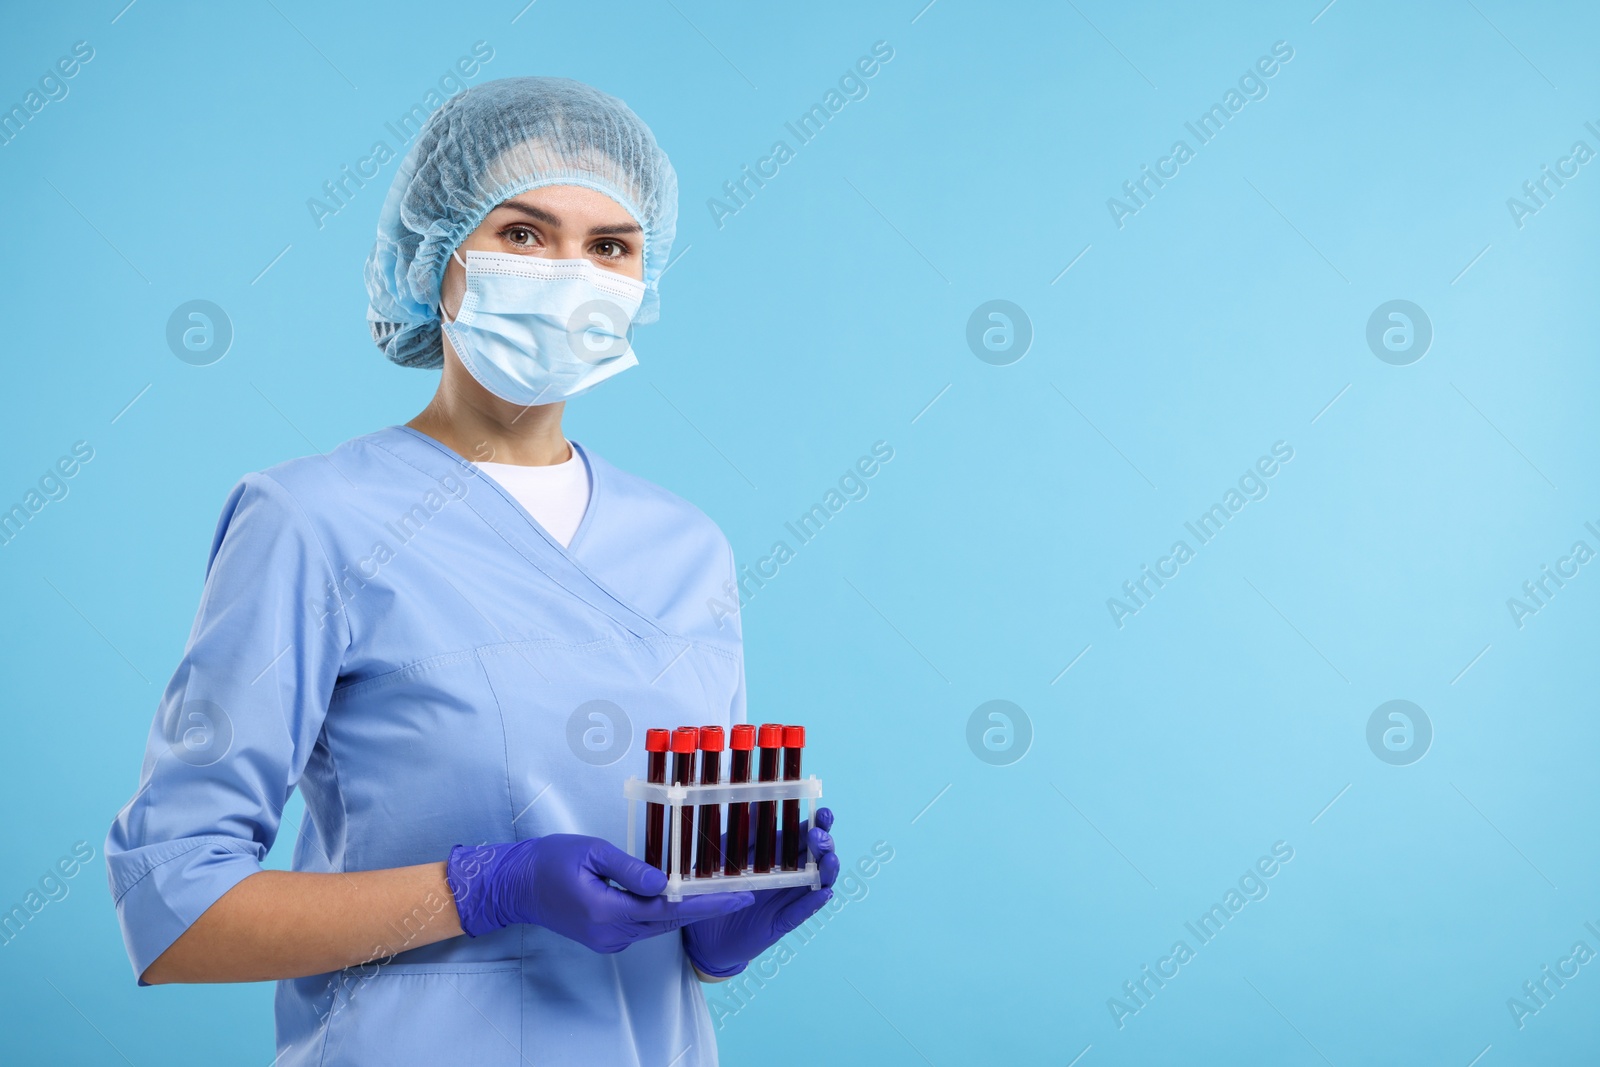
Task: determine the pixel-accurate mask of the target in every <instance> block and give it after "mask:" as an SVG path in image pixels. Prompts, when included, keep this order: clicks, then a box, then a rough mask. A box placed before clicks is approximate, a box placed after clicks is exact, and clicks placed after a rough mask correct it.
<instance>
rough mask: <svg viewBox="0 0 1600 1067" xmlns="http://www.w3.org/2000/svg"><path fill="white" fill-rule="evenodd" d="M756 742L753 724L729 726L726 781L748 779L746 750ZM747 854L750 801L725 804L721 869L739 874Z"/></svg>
mask: <svg viewBox="0 0 1600 1067" xmlns="http://www.w3.org/2000/svg"><path fill="white" fill-rule="evenodd" d="M755 744H756V728H755V727H754V726H750V725H745V724H741V725H739V726H735V727H734V728H733V736H732V737H730V738H729V739H728V747H729V749H731V750H732V751H731V752H730V754H729V758H730V759H731V760H732V763H731V764H730V765H729V767H728V782H729V784H731V785H737V784H739V783H741V782H748V781H749V780H750V750H751V749H752V748H754V747H755ZM749 857H750V805H749V804H746V803H741V804H729V805H728V850H727V852H726V853H725V854H724V855H723V857H722V873H723V874H728V875H735V874H743V873H744V865H745V861H746V860H748V859H749Z"/></svg>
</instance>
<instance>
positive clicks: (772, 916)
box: [683, 808, 839, 978]
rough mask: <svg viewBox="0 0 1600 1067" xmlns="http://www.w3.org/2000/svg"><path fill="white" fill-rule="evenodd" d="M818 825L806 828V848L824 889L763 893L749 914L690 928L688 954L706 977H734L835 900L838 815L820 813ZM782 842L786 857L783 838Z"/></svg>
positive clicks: (737, 913) (704, 921)
mask: <svg viewBox="0 0 1600 1067" xmlns="http://www.w3.org/2000/svg"><path fill="white" fill-rule="evenodd" d="M813 823H814V825H811V826H809V827H808V826H805V825H804V824H802V827H801V830H802V833H804V834H805V840H806V846H807V847H808V848H809V849H810V850H811V855H813V856H814V857H816V860H817V868H818V872H819V873H820V875H821V877H822V887H821V888H820V889H809V888H807V887H805V886H790V887H788V888H785V889H763V890H759V891H757V892H756V894H755V898H756V899H755V903H754V904H751V905H750V906H749V907H747V908H740V909H739V910H738V911H735V912H730V913H729V914H727V915H719V916H717V917H716V918H712V919H702V920H700V921H699V922H693V923H690V924H689V925H687V926H685V927H684V928H683V947H684V951H685V952H687V953H688V955H689V962H691V963H693V964H694V965H695V968H696V969H697V970H698V971H699V972H700V973H701V974H703V975H705V976H706V977H707V978H731V977H733V976H734V975H736V974H738V973H739V972H740V971H742V970H744V969H745V967H746V965H748V964H749V962H750V961H751V960H753V959H755V958H756V957H757V956H759V955H761V954H762V953H763V952H765V951H766V950H767V949H769V948H771V947H772V946H773V945H775V944H777V943H778V941H779V939H780V938H782V937H783V935H785V934H787V933H788V932H789V931H790V930H793V929H794V928H795V927H797V926H799V925H800V924H801V923H803V922H805V921H806V920H807V919H809V918H811V916H813V915H815V914H816V913H817V911H818V910H819V909H820V908H821V907H822V906H823V905H824V904H826V903H827V902H828V901H829V900H831V899H833V888H832V887H833V883H834V882H835V881H836V880H837V879H838V877H839V857H838V856H837V855H835V854H834V851H833V835H832V834H830V833H829V832H828V831H829V830H831V829H833V812H832V811H831V810H829V809H828V808H818V809H817V811H816V817H815V819H814V820H813ZM779 838H780V841H779V850H780V854H781V846H782V841H781V838H782V834H781V833H780V834H779Z"/></svg>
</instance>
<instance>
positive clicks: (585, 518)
mask: <svg viewBox="0 0 1600 1067" xmlns="http://www.w3.org/2000/svg"><path fill="white" fill-rule="evenodd" d="M401 428H402V429H407V430H410V429H411V427H409V426H403V427H401ZM411 432H412V433H417V432H418V431H416V430H411ZM422 436H424V437H427V436H428V435H427V434H423V435H422ZM429 440H430V441H431V440H433V438H429ZM563 440H565V441H566V442H567V444H569V445H571V446H572V454H573V455H574V456H576V457H578V459H579V461H581V462H582V463H583V467H584V470H585V471H586V472H587V474H586V477H587V478H588V480H589V481H588V487H589V496H588V499H587V500H585V501H584V505H583V514H582V515H580V516H579V517H578V527H577V529H575V530H573V531H572V537H571V538H570V539H569V540H568V541H567V543H566V544H565V545H563V544H562V543H561V542H560V541H557V540H556V539H555V538H554V537H552V536H551V535H550V531H549V530H547V529H545V528H544V523H542V522H540V521H539V520H538V519H536V518H534V516H533V513H532V512H530V511H529V510H528V509H527V508H525V507H523V505H522V501H520V500H518V499H517V497H516V494H514V493H511V492H509V491H507V492H506V496H507V497H509V498H510V500H511V502H512V504H514V505H516V507H517V510H518V511H521V512H522V513H523V514H524V515H526V516H527V517H528V522H530V523H531V524H532V525H533V526H534V527H535V528H536V529H537V530H538V531H539V533H541V534H542V535H544V538H545V540H547V541H549V542H550V546H551V547H552V548H554V549H555V550H556V551H557V552H560V553H562V554H564V555H566V556H571V557H573V559H574V561H575V560H576V556H575V555H574V553H576V551H577V544H578V542H579V541H581V540H582V539H583V533H584V531H585V530H587V529H588V528H589V516H590V515H591V514H592V513H593V512H594V509H595V503H596V501H597V500H599V498H600V485H599V482H597V481H596V480H595V471H594V463H593V462H592V461H591V460H590V458H589V453H588V452H587V451H586V450H585V449H584V447H583V446H582V445H581V444H579V443H578V442H576V441H574V440H572V439H571V438H563ZM435 443H439V444H441V447H444V448H449V446H448V445H443V444H442V443H440V442H435ZM450 451H451V453H452V454H453V455H458V456H459V455H460V453H458V452H455V450H454V449H451V450H450ZM463 462H466V460H465V459H464V458H463ZM474 465H475V466H478V467H479V470H480V471H481V472H482V473H484V474H488V475H489V479H490V480H491V481H493V482H494V483H495V485H496V486H498V487H499V488H500V489H502V490H505V489H506V487H505V485H504V484H503V483H502V482H501V481H500V480H499V479H498V478H496V477H495V476H494V475H493V474H491V473H490V472H488V471H484V470H482V465H481V464H474Z"/></svg>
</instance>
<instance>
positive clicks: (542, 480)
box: [478, 441, 589, 548]
mask: <svg viewBox="0 0 1600 1067" xmlns="http://www.w3.org/2000/svg"><path fill="white" fill-rule="evenodd" d="M571 444H572V443H571V442H570V441H569V442H568V443H567V446H568V448H569V449H571V452H572V455H571V457H570V458H568V459H567V461H566V462H565V463H554V464H551V465H549V466H544V467H524V466H521V465H520V464H516V463H480V464H478V469H480V470H481V471H483V473H485V474H487V475H489V476H490V477H491V478H493V479H494V480H495V481H497V482H499V483H500V485H501V487H502V488H504V489H505V491H506V492H508V493H510V494H511V496H512V497H513V498H514V499H515V500H516V502H517V503H519V504H521V505H522V506H523V508H524V509H525V510H526V511H527V512H528V514H529V515H532V516H533V518H534V521H536V522H537V523H538V524H539V525H540V526H543V527H544V530H545V532H546V533H548V534H549V535H550V536H551V537H553V538H555V539H556V541H558V542H559V543H560V544H561V547H562V548H565V547H567V545H569V544H571V543H572V535H573V534H575V533H577V532H578V524H579V523H581V522H582V521H583V513H584V511H585V510H586V509H587V508H588V507H589V466H588V464H586V463H584V462H583V457H582V456H580V455H578V450H577V449H576V448H572V447H571Z"/></svg>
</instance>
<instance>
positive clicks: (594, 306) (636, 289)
mask: <svg viewBox="0 0 1600 1067" xmlns="http://www.w3.org/2000/svg"><path fill="white" fill-rule="evenodd" d="M455 259H456V262H458V263H460V264H461V265H462V266H463V267H464V268H466V272H467V291H466V294H465V295H464V296H463V297H462V298H461V306H460V308H459V309H457V311H456V315H455V318H454V320H450V319H444V322H443V326H444V332H445V336H446V337H448V338H449V340H450V344H451V347H453V348H454V349H455V352H456V356H457V357H458V358H460V360H461V364H462V366H464V367H466V368H467V371H468V373H470V374H471V375H472V376H473V377H474V378H476V379H477V380H478V383H479V384H480V385H482V386H483V387H484V388H485V389H487V390H489V392H491V393H493V394H494V395H495V396H497V397H499V398H500V399H502V400H506V401H509V402H511V403H513V404H521V405H523V406H524V407H532V406H533V405H535V404H554V403H557V402H559V401H562V400H570V399H572V398H573V397H575V396H581V395H582V394H584V393H586V392H588V391H589V390H590V389H593V388H594V387H595V386H597V385H599V384H600V383H601V382H603V381H605V380H606V379H607V378H610V377H613V376H615V375H617V374H621V373H622V372H623V371H625V370H627V369H628V368H629V367H633V366H636V365H637V364H638V362H639V360H638V359H637V358H636V357H635V356H634V354H633V344H632V337H631V334H632V331H631V329H630V327H631V325H632V323H633V317H634V316H635V315H636V314H638V312H639V305H640V303H641V302H642V301H643V300H644V294H645V286H644V283H643V282H640V281H635V280H634V279H632V278H628V277H624V276H623V275H621V274H617V273H616V272H614V271H608V270H602V269H600V268H599V267H596V266H595V265H594V264H593V263H591V262H590V261H589V260H587V259H541V258H539V257H538V256H523V255H516V254H514V253H504V252H468V253H467V258H466V259H465V260H464V261H463V260H462V258H461V256H460V255H459V254H456V255H455ZM443 314H444V309H443V307H441V308H440V316H441V318H442V317H443Z"/></svg>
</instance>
